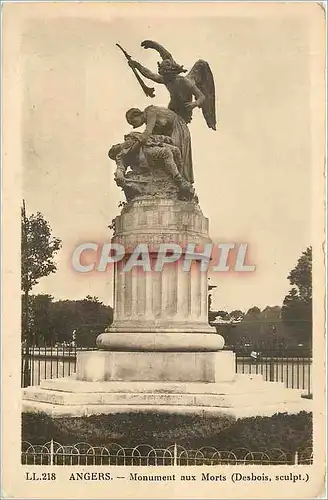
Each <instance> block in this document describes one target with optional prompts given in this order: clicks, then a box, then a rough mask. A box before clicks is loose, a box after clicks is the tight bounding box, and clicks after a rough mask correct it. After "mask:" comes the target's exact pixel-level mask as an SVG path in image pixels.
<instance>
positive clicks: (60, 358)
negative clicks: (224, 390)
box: [21, 346, 312, 394]
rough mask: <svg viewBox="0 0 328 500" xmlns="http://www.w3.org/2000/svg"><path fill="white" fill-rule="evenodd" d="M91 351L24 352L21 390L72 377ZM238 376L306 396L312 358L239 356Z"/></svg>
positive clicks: (37, 349) (48, 349) (33, 349)
mask: <svg viewBox="0 0 328 500" xmlns="http://www.w3.org/2000/svg"><path fill="white" fill-rule="evenodd" d="M82 350H91V349H90V348H81V347H72V346H66V347H64V346H62V347H30V348H26V347H23V348H22V377H21V385H22V387H27V386H29V385H39V384H40V382H41V380H44V379H51V378H59V377H69V376H70V375H72V374H73V373H74V372H75V371H76V355H77V352H78V351H82ZM236 373H244V374H261V375H263V378H264V379H265V380H267V381H271V382H283V383H284V384H285V386H286V387H288V388H292V389H300V390H302V391H303V392H304V393H305V394H311V393H312V358H311V357H309V356H308V354H306V355H305V356H302V355H299V356H295V355H292V356H288V351H286V350H284V351H283V352H282V353H281V355H277V351H275V353H274V355H272V356H269V355H267V354H266V355H265V356H263V355H257V356H256V357H252V356H251V355H241V354H238V353H237V354H236Z"/></svg>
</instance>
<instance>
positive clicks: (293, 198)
mask: <svg viewBox="0 0 328 500" xmlns="http://www.w3.org/2000/svg"><path fill="white" fill-rule="evenodd" d="M103 8H104V7H103ZM108 8H110V6H108ZM171 11H172V9H171ZM102 12H103V11H102ZM206 12H207V11H206ZM145 39H152V40H156V41H157V42H159V43H161V44H162V45H164V46H165V47H166V48H167V49H168V50H169V51H170V52H171V53H172V54H173V57H174V58H175V60H176V61H177V62H178V63H180V64H183V65H184V66H185V67H186V68H187V69H191V67H192V65H193V64H194V63H195V62H196V60H197V59H199V58H202V59H205V60H206V61H208V62H209V64H210V67H211V69H212V72H213V75H214V80H215V85H216V95H217V102H216V106H217V114H218V120H219V124H218V128H217V131H216V132H214V131H212V130H210V129H208V128H207V126H206V124H205V122H204V120H203V117H202V115H201V112H200V110H197V109H196V110H195V112H194V118H193V121H192V123H191V125H190V131H191V135H192V148H193V159H194V175H195V188H196V191H197V194H198V197H199V201H200V206H201V209H202V211H203V213H204V215H205V216H206V217H208V218H209V227H210V236H211V238H212V239H213V241H214V242H216V243H219V242H236V243H238V242H243V243H248V247H249V263H251V264H255V265H256V271H255V272H254V273H226V274H225V273H215V275H214V274H213V275H211V284H213V285H217V287H218V288H217V289H216V290H215V292H214V294H213V306H212V307H213V309H220V310H221V309H224V310H233V309H242V310H247V309H248V308H250V307H252V306H258V307H260V308H264V307H266V306H268V305H269V306H274V305H281V304H282V301H283V299H284V296H285V295H286V293H287V292H288V290H289V288H290V285H289V282H288V280H287V275H288V273H289V271H290V270H291V269H292V268H293V267H294V266H295V264H296V263H297V260H298V258H299V256H300V255H301V253H302V251H303V250H305V248H306V247H307V246H309V245H311V168H312V165H311V143H310V98H311V95H310V90H311V87H310V84H311V82H310V79H309V74H310V73H309V64H310V49H309V46H310V45H309V36H308V26H307V24H306V22H305V21H304V17H303V18H298V17H290V16H289V15H287V16H284V15H281V16H274V17H272V16H267V17H266V16H265V15H263V16H261V17H260V18H259V17H257V18H256V17H252V16H245V17H243V16H231V17H229V16H223V15H222V16H220V15H219V16H212V17H211V16H209V15H208V14H206V16H205V15H204V17H202V14H201V13H200V14H199V15H198V17H197V18H195V17H188V15H186V16H185V17H184V18H181V17H174V16H172V15H171V17H165V16H164V17H154V16H153V17H147V15H144V16H139V17H138V19H137V20H136V19H135V18H133V17H130V18H127V17H126V16H125V17H122V16H120V15H119V13H117V14H116V15H113V16H107V17H106V18H104V16H103V15H102V14H101V12H99V15H96V14H95V15H93V16H92V17H91V16H90V17H89V18H88V17H87V16H78V15H76V16H72V15H70V16H65V15H61V16H60V17H57V18H56V17H49V16H48V17H45V18H44V19H42V17H41V18H40V16H39V17H38V18H37V17H36V18H35V19H30V20H28V21H27V22H26V23H25V26H24V29H23V33H22V37H21V45H20V47H21V49H20V57H19V60H18V61H17V64H18V65H19V66H20V68H21V71H22V74H23V85H22V87H21V92H22V95H21V97H22V125H21V138H22V144H21V146H22V152H23V155H22V167H23V175H24V183H23V197H24V198H25V202H26V208H27V213H28V214H30V213H35V212H37V211H40V212H41V213H42V214H43V215H44V217H45V218H46V219H47V220H48V221H49V223H50V225H51V228H52V231H53V234H54V235H55V236H57V237H59V238H60V239H61V240H62V249H61V251H60V253H59V254H58V255H57V257H56V261H57V263H58V270H57V272H56V273H55V274H52V275H50V276H48V277H45V278H42V279H41V280H40V283H39V285H37V286H36V287H35V288H34V289H33V293H48V294H50V295H52V296H54V298H55V299H66V298H69V299H79V298H84V297H85V296H86V295H96V296H98V297H99V298H100V299H101V300H102V301H103V302H104V303H106V304H111V305H112V277H111V275H110V274H106V273H98V274H97V275H94V274H93V275H88V274H87V273H86V274H78V273H76V272H75V271H73V270H72V268H71V264H70V259H71V255H72V252H73V250H74V248H75V247H76V245H77V244H79V243H81V242H84V241H97V242H99V241H100V242H108V241H110V238H111V231H110V230H109V229H108V225H109V224H110V223H111V221H112V219H113V218H114V217H115V216H117V215H118V214H119V211H120V209H119V208H118V203H119V202H120V201H121V200H123V199H124V198H123V194H122V192H121V191H120V189H119V188H117V186H116V184H115V183H114V180H113V173H114V170H115V164H114V163H113V162H111V161H110V160H109V159H108V157H107V151H108V149H109V148H110V146H111V145H112V144H115V143H117V142H121V141H122V138H123V135H124V134H125V133H127V132H128V131H129V130H130V127H129V125H128V124H127V123H126V121H125V112H126V111H127V109H129V108H130V107H139V108H141V109H143V108H144V107H146V106H147V105H150V104H155V105H159V106H167V104H168V100H169V98H168V93H167V90H166V89H165V88H164V87H162V86H160V85H157V84H153V83H152V84H151V86H154V87H155V91H156V97H155V99H149V98H147V97H146V96H144V94H143V92H142V90H141V88H140V86H139V84H138V82H137V81H136V79H135V77H134V75H133V73H132V71H131V69H130V68H129V67H128V65H127V62H126V60H125V58H124V56H123V54H122V53H121V52H120V51H119V49H118V48H117V47H116V46H115V43H117V42H118V43H120V44H121V45H123V47H124V48H125V49H126V50H127V51H128V52H129V53H131V55H132V56H133V58H134V59H136V60H138V61H140V62H141V63H143V64H144V65H145V66H147V67H148V68H150V69H152V70H153V71H155V70H156V67H157V64H156V63H157V61H158V60H159V56H158V54H157V53H156V52H155V51H151V50H148V51H146V50H144V49H142V48H141V47H140V43H141V42H142V40H145ZM146 83H148V84H150V82H149V81H147V82H146Z"/></svg>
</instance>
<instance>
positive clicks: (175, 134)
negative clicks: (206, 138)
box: [171, 114, 194, 184]
mask: <svg viewBox="0 0 328 500" xmlns="http://www.w3.org/2000/svg"><path fill="white" fill-rule="evenodd" d="M171 137H172V141H173V144H174V145H175V146H177V147H178V148H179V149H180V151H181V156H182V172H181V175H183V177H184V178H185V179H186V180H187V181H188V182H190V183H191V184H192V183H193V182H194V173H193V167H192V155H191V136H190V132H189V129H188V126H187V124H186V122H185V121H184V120H183V118H181V116H179V115H177V114H175V118H174V122H173V130H172V135H171Z"/></svg>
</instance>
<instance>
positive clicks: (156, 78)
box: [129, 59, 164, 83]
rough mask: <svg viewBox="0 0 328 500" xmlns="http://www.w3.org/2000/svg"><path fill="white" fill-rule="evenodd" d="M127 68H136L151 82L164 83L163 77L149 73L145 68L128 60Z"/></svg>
mask: <svg viewBox="0 0 328 500" xmlns="http://www.w3.org/2000/svg"><path fill="white" fill-rule="evenodd" d="M129 66H132V67H133V68H136V69H137V70H138V71H139V72H140V73H141V74H142V75H143V76H144V77H146V78H148V79H149V80H152V81H153V82H156V83H164V80H163V77H162V76H161V75H157V74H156V73H153V72H152V71H150V69H148V68H145V66H143V65H142V64H140V63H139V62H137V61H133V60H132V59H130V61H129Z"/></svg>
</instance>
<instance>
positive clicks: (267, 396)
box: [23, 387, 300, 408]
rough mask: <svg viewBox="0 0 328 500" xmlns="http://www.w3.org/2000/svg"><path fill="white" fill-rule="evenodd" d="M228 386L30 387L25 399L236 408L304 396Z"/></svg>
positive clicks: (49, 401)
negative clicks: (219, 390)
mask: <svg viewBox="0 0 328 500" xmlns="http://www.w3.org/2000/svg"><path fill="white" fill-rule="evenodd" d="M229 389H230V388H229V387H227V388H226V393H224V394H213V393H212V394H209V393H208V392H207V391H206V392H205V388H204V387H203V393H196V394H192V393H187V392H185V393H177V392H174V393H167V392H166V393H165V392H157V391H156V392H152V393H151V392H143V393H142V392H135V393H132V392H113V391H111V392H68V391H56V390H50V389H43V388H39V387H29V388H27V389H24V390H23V398H24V399H26V400H30V401H31V400H32V401H39V402H43V403H51V404H57V405H102V404H104V405H119V404H129V405H160V406H161V405H178V406H181V405H182V406H184V405H190V406H211V407H212V406H216V407H226V408H232V407H234V406H239V407H240V406H249V405H250V404H252V402H256V404H260V405H265V404H273V403H274V402H276V403H285V402H288V401H289V402H292V401H293V402H296V401H298V400H299V399H300V395H299V393H298V391H295V392H294V391H293V390H291V389H284V388H283V389H279V390H272V388H271V387H267V388H266V390H262V391H256V392H253V391H248V392H246V393H241V392H240V393H234V394H233V393H231V391H230V390H229Z"/></svg>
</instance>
